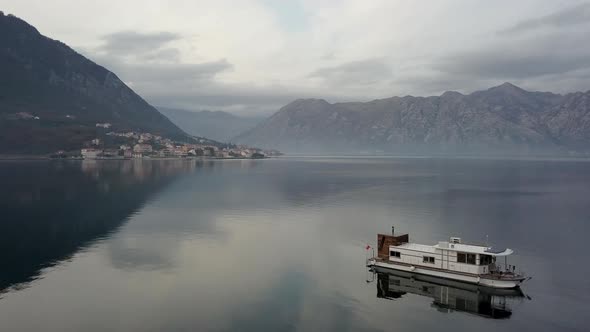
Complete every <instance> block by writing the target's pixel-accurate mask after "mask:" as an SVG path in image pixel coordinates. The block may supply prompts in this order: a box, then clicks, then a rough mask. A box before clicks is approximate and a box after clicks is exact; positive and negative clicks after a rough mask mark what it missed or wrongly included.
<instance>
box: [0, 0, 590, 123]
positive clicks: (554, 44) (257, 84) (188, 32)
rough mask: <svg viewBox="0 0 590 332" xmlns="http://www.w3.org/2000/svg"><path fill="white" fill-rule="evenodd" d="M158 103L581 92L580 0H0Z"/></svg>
mask: <svg viewBox="0 0 590 332" xmlns="http://www.w3.org/2000/svg"><path fill="white" fill-rule="evenodd" d="M0 10H2V11H4V12H5V13H6V14H8V13H11V14H14V15H16V16H18V17H21V18H23V19H24V20H26V21H28V22H29V23H30V24H32V25H34V26H35V27H37V29H39V31H40V32H41V33H43V34H44V35H46V36H49V37H51V38H53V39H58V40H61V41H63V42H65V43H66V44H68V45H70V46H71V47H73V48H74V49H76V50H77V51H79V52H80V53H82V54H84V55H85V56H87V57H89V58H90V59H92V60H94V61H96V62H98V63H99V64H101V65H103V66H105V67H107V68H108V69H110V70H112V71H113V72H115V73H116V74H117V75H118V76H119V77H120V78H121V79H122V80H123V81H124V82H126V83H127V84H128V85H130V86H131V87H132V88H133V89H134V90H136V91H137V92H138V93H139V94H140V95H142V96H143V97H144V98H145V99H147V100H148V101H149V102H150V103H152V104H153V105H156V106H169V107H176V108H185V109H191V110H200V109H210V110H227V111H231V112H233V113H236V114H244V115H245V114H268V113H272V112H274V111H276V110H277V109H278V108H279V107H280V106H282V105H284V104H286V103H288V102H290V101H292V100H294V99H297V98H308V97H321V98H325V99H327V100H328V101H331V102H336V101H352V100H360V101H364V100H370V99H375V98H383V97H390V96H395V95H400V96H401V95H407V94H411V95H420V96H424V95H433V94H440V93H441V92H444V91H446V90H457V91H461V92H471V91H473V90H477V89H481V88H488V87H490V86H493V85H497V84H500V83H502V82H505V81H509V82H512V83H515V84H517V85H519V86H521V87H524V88H527V89H533V90H544V91H554V92H570V91H577V90H582V91H586V90H589V89H590V42H589V38H588V36H590V3H589V2H584V1H577V0H568V1H565V0H519V1H514V0H510V1H504V0H501V1H500V0H494V1H472V0H461V1H459V0H457V1H442V0H441V1H416V0H411V1H410V0H408V1H394V0H339V1H337V0H293V1H287V0H284V1H281V0H274V1H273V0H243V1H242V0H231V1H230V0H214V1H200V0H169V1H164V0H101V1H90V0H51V1H49V0H0Z"/></svg>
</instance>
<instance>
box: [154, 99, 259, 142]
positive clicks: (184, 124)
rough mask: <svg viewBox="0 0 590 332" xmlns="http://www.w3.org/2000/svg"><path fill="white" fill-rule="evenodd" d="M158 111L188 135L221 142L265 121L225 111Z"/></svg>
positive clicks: (161, 109)
mask: <svg viewBox="0 0 590 332" xmlns="http://www.w3.org/2000/svg"><path fill="white" fill-rule="evenodd" d="M158 110H159V111H160V112H161V113H163V114H164V115H166V116H167V117H168V118H169V119H170V120H172V122H174V123H176V124H177V125H178V126H179V127H180V128H181V129H182V130H184V131H186V132H187V133H189V134H191V135H195V136H201V137H207V138H210V139H213V140H216V141H221V142H229V141H231V139H232V138H234V137H235V136H237V135H238V134H241V133H243V132H245V131H247V130H249V129H252V128H254V127H255V126H256V125H257V124H258V123H260V122H262V120H264V118H262V117H254V116H237V115H234V114H232V113H228V112H223V111H198V112H193V111H187V110H180V109H172V108H166V107H158Z"/></svg>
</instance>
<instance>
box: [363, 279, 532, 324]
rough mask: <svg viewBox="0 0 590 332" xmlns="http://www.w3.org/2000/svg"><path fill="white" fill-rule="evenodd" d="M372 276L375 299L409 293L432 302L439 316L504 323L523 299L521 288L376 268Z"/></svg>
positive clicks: (393, 298) (390, 297) (389, 298)
mask: <svg viewBox="0 0 590 332" xmlns="http://www.w3.org/2000/svg"><path fill="white" fill-rule="evenodd" d="M371 272H373V273H374V274H373V278H374V279H373V281H374V280H375V279H376V281H377V297H378V298H382V299H388V300H395V299H401V298H403V297H404V295H406V294H408V293H410V294H416V295H420V296H427V297H431V298H433V299H434V301H433V302H432V306H433V307H435V308H436V309H437V310H438V311H440V312H446V313H451V312H454V311H460V312H467V313H470V314H474V315H478V316H481V317H486V318H493V319H506V318H509V317H510V316H511V315H512V304H514V302H519V301H521V300H523V299H525V295H524V294H523V293H522V291H521V290H520V288H513V289H495V288H488V287H482V286H478V285H474V284H467V283H462V282H458V281H452V280H447V279H441V278H436V277H429V276H424V275H418V274H414V273H410V272H403V271H395V270H390V269H382V268H378V267H376V268H373V269H372V270H371ZM369 281H371V280H369Z"/></svg>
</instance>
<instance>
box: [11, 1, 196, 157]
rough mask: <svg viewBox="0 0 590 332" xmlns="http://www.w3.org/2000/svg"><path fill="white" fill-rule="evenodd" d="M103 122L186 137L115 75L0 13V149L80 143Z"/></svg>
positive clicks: (92, 135) (74, 146)
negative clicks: (97, 124)
mask: <svg viewBox="0 0 590 332" xmlns="http://www.w3.org/2000/svg"><path fill="white" fill-rule="evenodd" d="M104 122H108V123H111V124H112V129H111V130H115V131H117V130H137V131H144V132H150V133H153V134H158V135H162V136H165V137H169V138H173V139H179V140H180V139H187V134H186V133H184V132H183V131H182V130H181V129H179V128H178V127H177V126H176V125H174V124H173V123H172V122H170V120H168V118H166V117H165V116H164V115H162V114H161V113H159V112H158V111H157V110H156V109H155V108H154V107H152V106H151V105H149V104H148V103H147V102H146V101H145V100H143V99H142V98H141V97H140V96H138V95H137V94H136V93H135V92H133V90H131V89H130V88H129V87H128V86H127V85H125V83H123V82H122V81H121V80H120V79H119V78H118V77H117V75H115V74H114V73H112V72H110V71H108V70H107V69H105V68H103V67H101V66H100V65H97V64H96V63H94V62H92V61H90V60H89V59H87V58H85V57H84V56H82V55H80V54H78V53H76V51H74V50H73V49H71V48H70V47H68V46H67V45H65V44H64V43H62V42H59V41H57V40H53V39H50V38H47V37H45V36H43V35H41V34H40V33H39V32H38V31H37V30H36V29H35V28H34V27H33V26H31V25H29V24H28V23H26V22H25V21H23V20H21V19H19V18H17V17H15V16H13V15H4V14H3V13H1V12H0V154H7V153H46V152H51V151H55V150H58V149H79V148H80V147H81V146H82V144H83V143H84V142H86V141H88V140H91V139H93V138H95V137H97V135H99V134H100V132H99V131H97V128H96V123H104Z"/></svg>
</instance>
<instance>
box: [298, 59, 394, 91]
mask: <svg viewBox="0 0 590 332" xmlns="http://www.w3.org/2000/svg"><path fill="white" fill-rule="evenodd" d="M391 76H392V72H391V68H390V67H389V66H388V65H387V64H386V63H385V62H384V61H383V60H381V59H368V60H361V61H353V62H348V63H344V64H341V65H338V66H335V67H325V68H320V69H318V70H316V71H314V72H312V73H311V74H309V77H312V78H316V77H317V78H321V79H324V80H326V81H329V82H333V83H338V84H344V85H346V84H347V83H353V84H371V83H375V82H378V81H381V80H383V79H389V78H391Z"/></svg>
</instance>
